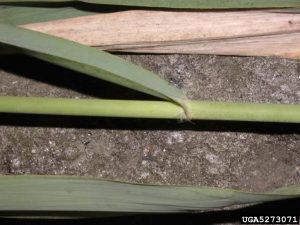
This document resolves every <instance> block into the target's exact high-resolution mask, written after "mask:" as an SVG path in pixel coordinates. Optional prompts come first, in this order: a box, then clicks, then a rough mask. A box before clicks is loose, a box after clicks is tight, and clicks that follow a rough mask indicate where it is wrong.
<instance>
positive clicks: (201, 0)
mask: <svg viewBox="0 0 300 225" xmlns="http://www.w3.org/2000/svg"><path fill="white" fill-rule="evenodd" d="M24 2H31V3H33V2H38V3H41V2H45V3H51V2H52V3H56V2H85V3H92V4H102V5H121V6H139V7H156V8H189V9H230V8H240V9H242V8H285V7H300V2H299V0H189V1H182V0H151V1H150V0H0V3H24Z"/></svg>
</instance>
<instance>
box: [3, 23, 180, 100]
mask: <svg viewBox="0 0 300 225" xmlns="http://www.w3.org/2000/svg"><path fill="white" fill-rule="evenodd" d="M0 43H2V44H6V45H8V46H13V47H17V48H18V49H19V50H20V53H25V54H27V55H30V56H33V57H36V58H39V59H42V60H45V61H47V62H50V63H53V64H56V65H60V66H63V67H65V68H69V69H72V70H75V71H78V72H82V73H85V74H88V75H91V76H94V77H97V78H101V79H104V80H106V81H109V82H113V83H116V84H119V85H122V86H125V87H128V88H131V89H134V90H138V91H141V92H144V93H147V94H150V95H153V96H156V97H159V98H163V99H166V100H171V101H173V102H176V103H178V104H183V102H184V101H185V96H184V94H183V92H182V91H181V90H179V89H178V88H176V87H175V86H173V85H171V84H169V83H168V82H166V81H165V80H163V79H161V78H159V77H158V76H157V75H155V74H154V73H152V72H150V71H148V70H145V69H143V68H141V67H138V66H136V65H133V64H131V63H128V62H126V61H125V60H122V59H121V58H119V57H117V56H113V55H111V54H109V53H106V52H103V51H99V50H96V49H93V48H91V47H87V46H84V45H81V44H78V43H75V42H72V41H68V40H64V39H60V38H56V37H53V36H50V35H46V34H42V33H38V32H34V31H30V30H26V29H22V28H17V27H14V26H11V25H7V24H0ZM41 76H42V75H41Z"/></svg>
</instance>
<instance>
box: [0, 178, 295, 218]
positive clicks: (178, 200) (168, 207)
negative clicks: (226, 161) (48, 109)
mask: <svg viewBox="0 0 300 225" xmlns="http://www.w3.org/2000/svg"><path fill="white" fill-rule="evenodd" d="M288 189H289V188H286V190H287V191H285V193H284V194H282V193H276V192H269V193H250V192H241V191H236V190H230V189H221V188H210V187H192V186H159V185H139V184H130V183H122V182H114V181H107V180H100V179H92V178H78V177H77V178H76V177H59V176H1V177H0V202H1V204H0V211H24V210H26V211H45V212H46V211H65V212H68V211H78V212H80V211H82V212H116V213H174V212H187V211H191V210H192V211H196V210H205V209H213V208H222V207H225V206H230V205H234V204H241V203H242V204H244V203H258V202H265V201H275V200H280V199H288V198H296V197H299V196H300V186H299V185H298V186H293V187H292V189H293V190H292V192H291V193H289V192H288Z"/></svg>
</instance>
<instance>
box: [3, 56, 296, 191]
mask: <svg viewBox="0 0 300 225" xmlns="http://www.w3.org/2000/svg"><path fill="white" fill-rule="evenodd" d="M121 57H123V58H125V59H126V60H128V61H132V62H134V63H136V64H138V65H141V66H143V67H144V68H147V69H149V70H152V71H153V72H155V73H158V74H159V75H161V76H162V77H164V78H166V79H168V80H169V81H170V82H172V83H173V84H175V85H176V86H178V87H180V88H182V89H184V90H185V92H186V93H187V95H188V96H189V97H190V98H193V99H202V100H220V101H242V102H272V103H295V104H299V103H300V63H299V62H297V61H294V60H287V59H278V58H259V57H222V56H200V55H199V56H198V55H121ZM0 68H1V71H0V94H1V95H24V96H57V97H71V98H91V97H97V98H124V99H134V98H138V99H144V98H149V97H148V96H145V95H143V94H138V93H136V92H134V91H131V90H128V89H125V88H121V87H118V86H115V85H111V84H108V83H106V82H103V81H99V80H96V79H94V78H89V77H86V76H83V75H81V74H77V73H74V72H70V71H67V70H64V69H61V68H58V67H55V66H52V65H49V64H47V63H43V62H41V61H38V60H35V59H31V58H28V57H21V56H19V57H8V58H3V57H2V58H1V60H0ZM150 99H151V98H150ZM299 133H300V129H299V126H298V125H296V124H267V123H228V122H213V121H202V122H193V123H189V122H186V123H181V122H180V121H168V120H167V121H164V120H138V119H136V120H126V119H105V118H83V117H77V118H75V117H73V118H72V117H49V116H29V115H27V116H25V115H4V114H2V115H1V116H0V173H1V174H68V175H80V176H94V177H103V178H110V179H117V180H123V181H134V182H139V183H159V184H183V185H184V184H186V185H189V184H194V185H210V186H217V187H229V188H240V189H243V190H251V191H262V190H269V189H270V188H275V187H280V186H285V185H289V184H296V183H300V135H299Z"/></svg>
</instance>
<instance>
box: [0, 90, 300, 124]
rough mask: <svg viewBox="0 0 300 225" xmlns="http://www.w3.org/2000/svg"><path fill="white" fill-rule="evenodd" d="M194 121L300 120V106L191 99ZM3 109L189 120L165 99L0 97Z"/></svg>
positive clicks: (31, 112)
mask: <svg viewBox="0 0 300 225" xmlns="http://www.w3.org/2000/svg"><path fill="white" fill-rule="evenodd" d="M187 105H188V108H189V113H190V115H189V116H190V118H189V119H192V120H230V121H260V122H287V123H300V105H287V104H258V103H225V102H206V101H187ZM0 112H2V113H27V114H46V115H71V116H103V117H126V118H155V119H186V118H185V113H184V111H183V109H182V108H181V107H180V106H178V105H176V104H173V103H171V102H165V101H133V100H92V99H63V98H36V97H12V96H1V97H0Z"/></svg>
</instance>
